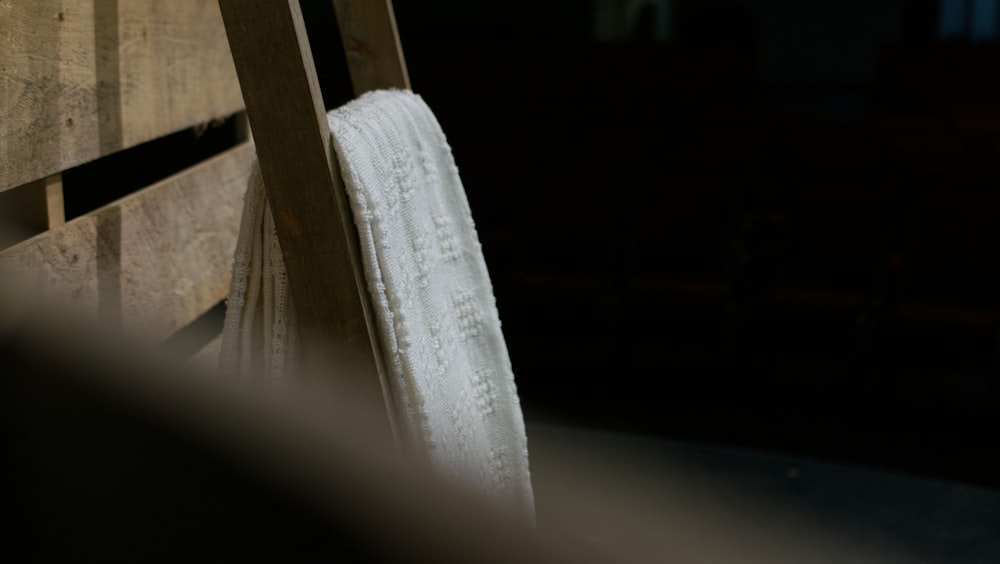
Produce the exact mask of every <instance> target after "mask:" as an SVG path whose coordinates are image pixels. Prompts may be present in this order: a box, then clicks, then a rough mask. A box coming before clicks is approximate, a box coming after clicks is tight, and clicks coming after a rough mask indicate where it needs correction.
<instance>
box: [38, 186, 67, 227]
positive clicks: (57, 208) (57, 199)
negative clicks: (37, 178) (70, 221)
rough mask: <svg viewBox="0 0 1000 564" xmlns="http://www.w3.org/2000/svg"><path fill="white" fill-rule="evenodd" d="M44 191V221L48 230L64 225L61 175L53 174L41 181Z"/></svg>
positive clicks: (64, 211)
mask: <svg viewBox="0 0 1000 564" xmlns="http://www.w3.org/2000/svg"><path fill="white" fill-rule="evenodd" d="M42 187H43V189H44V190H45V221H46V223H47V224H48V228H49V229H53V228H55V227H59V226H60V225H62V224H64V223H66V205H65V203H64V202H63V183H62V174H61V173H58V174H53V175H52V176H48V177H46V178H45V179H44V180H42Z"/></svg>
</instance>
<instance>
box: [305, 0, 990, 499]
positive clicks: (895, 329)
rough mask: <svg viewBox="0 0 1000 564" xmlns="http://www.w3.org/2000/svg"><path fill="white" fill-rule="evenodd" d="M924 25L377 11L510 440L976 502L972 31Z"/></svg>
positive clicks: (980, 315) (982, 80)
mask: <svg viewBox="0 0 1000 564" xmlns="http://www.w3.org/2000/svg"><path fill="white" fill-rule="evenodd" d="M941 2H944V3H945V5H942V3H941ZM941 2H939V1H938V0H928V1H913V2H910V1H902V0H896V1H885V0H810V1H808V2H803V1H801V0H728V1H724V0H667V1H664V2H657V1H652V2H625V1H621V2H616V1H604V0H592V1H590V2H586V1H581V0H557V1H539V2H532V3H531V4H530V6H519V7H518V8H517V9H514V7H512V6H506V5H503V4H495V3H482V2H467V1H462V0H434V1H422V2H410V1H403V0H398V1H396V2H395V10H396V15H397V19H398V24H399V29H400V36H401V40H402V43H403V48H404V52H405V54H406V58H407V63H408V65H409V70H410V75H411V79H412V84H413V88H414V90H415V91H416V92H418V93H420V94H421V95H422V96H423V97H424V98H425V100H426V101H427V102H428V104H429V105H430V106H431V108H432V109H433V110H434V111H435V113H436V114H437V116H438V118H439V120H440V121H441V123H442V126H443V128H444V130H445V131H446V132H447V134H448V136H449V140H450V142H451V145H452V147H453V149H454V153H455V156H456V159H457V162H458V165H459V168H460V169H461V172H462V177H463V181H464V182H465V186H466V190H467V192H468V195H469V199H470V202H471V205H472V208H473V214H474V216H475V219H476V221H477V225H478V228H479V232H480V237H481V239H482V242H483V248H484V253H485V255H486V260H487V263H488V264H489V267H490V271H491V274H492V277H493V282H494V285H495V291H496V295H497V299H498V305H499V308H500V314H501V318H502V319H503V321H504V329H505V334H506V337H507V342H508V346H509V348H510V354H511V357H512V359H513V362H514V368H515V372H516V375H517V380H518V385H519V389H520V393H521V397H522V401H523V404H524V408H525V412H526V416H527V418H528V420H529V422H530V421H532V420H551V419H556V420H561V421H568V422H571V423H574V424H577V425H583V426H588V427H597V428H606V429H616V430H625V431H631V432H637V433H643V434H650V435H658V436H665V437H672V438H681V439H693V440H703V441H710V442H715V443H719V444H723V445H733V446H743V447H752V448H758V449H767V450H776V451H782V452H787V453H792V454H798V455H805V456H814V457H820V458H825V459H832V460H838V461H843V462H849V463H855V464H862V465H868V466H874V467H880V468H887V469H894V470H902V471H905V472H911V473H917V474H923V475H931V476H937V477H944V478H948V479H954V480H963V481H970V482H977V483H981V484H990V485H992V486H1000V463H998V462H996V460H997V459H998V458H1000V457H995V456H992V454H993V451H994V449H995V448H996V441H995V439H994V437H995V432H996V429H997V428H1000V425H998V424H997V423H998V421H997V419H998V417H997V416H996V415H995V414H996V411H995V405H996V399H997V388H998V386H997V376H996V374H997V360H998V356H997V354H998V352H1000V351H998V342H997V339H998V323H997V321H998V318H997V313H998V312H997V305H998V304H997V299H996V293H997V289H998V283H1000V270H998V267H997V265H998V249H1000V239H998V225H1000V207H998V201H997V198H998V195H1000V193H998V188H1000V168H998V165H1000V159H998V157H1000V104H998V102H1000V65H998V63H1000V57H998V55H1000V43H998V42H997V41H996V33H995V32H996V30H997V29H998V26H997V11H996V10H995V8H996V7H997V6H996V4H997V3H996V2H993V1H991V0H985V1H984V0H968V1H967V2H963V1H962V0H958V1H954V0H941ZM317 58H322V56H318V57H317ZM321 66H322V65H321Z"/></svg>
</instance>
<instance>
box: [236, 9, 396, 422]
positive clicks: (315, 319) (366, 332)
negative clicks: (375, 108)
mask: <svg viewBox="0 0 1000 564" xmlns="http://www.w3.org/2000/svg"><path fill="white" fill-rule="evenodd" d="M219 4H220V6H221V8H222V15H223V19H224V21H225V25H226V33H227V35H228V37H229V44H230V48H231V50H232V53H233V59H234V61H235V63H236V70H237V74H238V76H239V80H240V86H241V88H242V90H243V96H244V99H245V100H246V108H247V115H248V117H249V119H250V126H251V128H252V129H253V136H254V142H255V143H256V146H257V154H258V158H259V160H260V167H261V173H262V175H263V178H264V183H265V186H266V189H267V195H268V200H269V202H270V204H271V209H272V213H273V215H274V221H275V225H276V227H277V232H278V241H279V243H280V245H281V252H282V255H283V257H284V260H285V268H286V269H287V272H288V282H289V287H290V290H291V293H292V301H293V302H294V305H295V311H296V315H297V317H298V321H299V326H300V327H299V328H300V332H301V335H302V338H303V344H304V347H303V348H304V350H305V355H306V358H305V359H304V361H305V363H306V365H307V366H309V367H310V371H312V372H314V373H319V374H318V375H320V376H321V379H324V380H326V382H325V383H326V384H329V385H331V386H333V387H341V386H342V387H345V388H348V389H350V390H351V391H352V393H356V394H357V395H358V397H363V398H366V399H367V400H368V401H370V402H371V407H372V408H373V409H375V408H379V409H384V408H381V407H378V406H382V405H384V404H383V402H387V403H391V401H392V400H391V397H390V396H389V391H388V390H389V388H388V386H386V385H385V381H384V375H385V371H384V370H383V369H382V365H381V362H382V356H381V352H380V344H379V341H378V340H377V339H374V340H373V339H371V338H370V336H371V335H374V334H375V333H374V331H375V329H374V328H375V324H374V318H373V313H372V312H373V310H372V308H371V304H370V297H369V294H368V291H367V284H366V282H365V279H364V273H363V271H362V266H361V258H360V243H359V241H358V234H357V231H356V229H355V227H354V224H353V220H352V218H351V214H350V208H349V205H348V203H347V195H346V192H345V190H344V186H343V183H342V181H341V180H340V171H339V168H338V167H337V160H336V156H335V154H334V152H333V147H332V145H333V143H332V141H331V139H330V130H329V126H328V124H327V120H326V112H325V110H324V108H323V102H322V97H321V93H320V90H319V83H318V79H317V77H316V68H315V64H314V62H313V58H312V51H311V48H310V46H309V41H308V38H307V36H306V32H305V24H304V22H303V21H302V13H301V10H300V7H299V3H298V0H220V2H219ZM386 416H387V417H388V418H390V419H391V417H392V409H389V410H388V413H387V414H386ZM390 426H392V427H393V428H394V426H393V425H392V423H391V421H390Z"/></svg>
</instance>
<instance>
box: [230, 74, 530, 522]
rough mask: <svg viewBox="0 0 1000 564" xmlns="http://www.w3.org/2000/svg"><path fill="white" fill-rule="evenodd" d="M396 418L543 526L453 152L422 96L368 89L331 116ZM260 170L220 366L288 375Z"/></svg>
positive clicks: (250, 195)
mask: <svg viewBox="0 0 1000 564" xmlns="http://www.w3.org/2000/svg"><path fill="white" fill-rule="evenodd" d="M327 117H328V120H329V123H330V129H331V131H332V133H333V142H334V147H335V149H336V152H337V156H338V159H339V161H340V167H341V171H342V175H343V180H344V183H345V185H346V188H347V194H348V197H349V200H350V202H351V207H352V211H353V215H354V221H355V224H356V226H357V228H358V233H359V235H360V240H361V254H362V258H363V263H364V270H365V277H366V279H367V282H368V290H369V292H370V293H371V296H372V302H373V304H374V308H375V314H376V320H377V324H378V333H379V334H378V337H379V338H380V339H381V340H382V345H383V349H384V350H385V351H387V354H388V355H389V358H388V359H387V361H388V362H387V364H388V370H389V372H390V385H391V386H392V387H393V388H394V389H393V390H392V392H393V395H394V397H396V398H399V403H400V405H398V406H396V409H397V410H398V411H399V413H398V414H397V415H398V416H399V417H398V419H399V420H400V421H402V422H403V424H404V425H406V427H407V429H406V430H407V431H409V433H410V434H411V435H413V436H415V437H417V438H418V439H419V440H420V441H421V442H422V443H423V444H424V445H425V446H426V447H427V449H428V452H429V455H430V458H431V461H432V462H433V464H434V465H435V467H436V468H437V469H438V470H439V471H441V472H442V473H444V474H446V475H447V476H449V477H453V478H457V479H460V480H462V481H463V482H464V483H466V484H468V485H471V486H473V487H474V488H475V489H477V490H478V491H480V492H482V493H485V494H487V495H489V496H491V497H493V498H494V499H497V500H499V501H501V502H502V504H503V505H505V506H506V507H508V508H510V509H513V510H514V511H516V512H518V513H520V514H521V515H523V516H526V517H528V518H529V519H533V515H534V502H533V496H532V490H531V480H530V474H529V469H528V451H527V439H526V436H525V430H524V421H523V418H522V414H521V407H520V403H519V401H518V396H517V389H516V387H515V384H514V376H513V372H512V370H511V363H510V359H509V357H508V354H507V347H506V344H505V342H504V339H503V334H502V332H501V329H500V320H499V316H498V314H497V309H496V303H495V300H494V296H493V288H492V285H491V283H490V278H489V274H488V273H487V270H486V263H485V262H484V260H483V255H482V250H481V248H480V245H479V239H478V236H477V234H476V230H475V225H474V224H473V221H472V215H471V213H470V210H469V205H468V201H467V199H466V196H465V190H464V188H463V187H462V182H461V179H460V178H459V176H458V169H457V167H456V166H455V162H454V158H453V157H452V154H451V148H450V147H449V146H448V143H447V140H446V139H445V136H444V133H443V132H442V130H441V127H440V125H439V124H438V122H437V120H436V119H435V117H434V115H433V114H432V113H431V111H430V109H429V108H428V107H427V105H426V104H424V102H423V100H422V99H421V98H420V97H419V96H417V95H415V94H413V93H411V92H409V91H401V90H389V91H378V92H371V93H368V94H366V95H364V96H362V97H361V98H359V99H357V100H355V101H353V102H351V103H349V104H347V105H345V106H343V107H341V108H339V109H337V110H334V111H332V112H330V114H329V115H328V116H327ZM262 182H263V181H262V180H261V176H260V173H259V171H257V170H256V167H255V172H254V174H252V175H251V181H250V187H249V189H248V192H247V197H246V202H245V207H244V216H243V224H242V226H241V230H240V241H239V244H238V247H237V251H236V259H235V263H234V269H233V285H232V292H231V296H230V299H229V302H228V311H227V314H226V330H225V333H224V341H223V350H222V359H223V363H224V365H225V366H228V367H231V368H237V369H239V368H240V367H243V368H249V367H255V368H256V369H257V370H259V368H260V367H261V366H265V367H267V369H268V373H269V374H270V377H271V379H272V381H275V382H279V383H280V382H281V381H282V380H283V377H284V375H285V374H286V373H288V372H290V371H291V370H290V367H289V366H287V363H288V362H289V361H291V359H292V358H293V355H292V354H290V353H291V352H292V350H293V347H294V344H295V335H294V330H293V328H294V327H295V322H294V319H293V317H292V307H291V302H290V300H289V299H288V295H287V289H286V288H287V279H286V275H285V271H284V267H283V264H282V263H281V254H280V252H278V246H277V242H276V241H277V239H276V236H275V232H274V226H273V220H272V219H271V215H270V211H269V209H268V205H267V202H266V198H265V195H264V189H263V185H262Z"/></svg>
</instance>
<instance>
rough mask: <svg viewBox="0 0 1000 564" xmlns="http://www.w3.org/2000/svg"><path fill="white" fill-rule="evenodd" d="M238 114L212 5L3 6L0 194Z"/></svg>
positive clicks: (51, 2)
mask: <svg viewBox="0 0 1000 564" xmlns="http://www.w3.org/2000/svg"><path fill="white" fill-rule="evenodd" d="M242 106H243V99H242V96H241V95H240V90H239V84H238V82H237V80H236V72H235V70H234V68H233V63H232V57H231V56H230V54H229V47H228V44H227V43H226V39H225V33H224V30H223V27H222V19H221V17H220V15H219V9H218V5H217V4H216V1H215V0H175V1H170V2H163V1H162V0H126V1H119V0H61V1H60V0H31V1H30V2H28V1H23V0H0V191H3V190H7V189H9V188H11V187H14V186H19V185H22V184H26V183H28V182H31V181H34V180H37V179H40V178H44V177H46V176H49V175H51V174H54V173H56V172H59V171H62V170H65V169H67V168H70V167H73V166H76V165H79V164H81V163H84V162H87V161H90V160H92V159H95V158H97V157H100V156H102V155H107V154H109V153H112V152H115V151H117V150H120V149H123V148H127V147H131V146H133V145H136V144H139V143H143V142H145V141H149V140H151V139H155V138H157V137H161V136H163V135H165V134H167V133H171V132H174V131H179V130H182V129H184V128H186V127H190V126H192V125H195V124H199V123H204V122H208V121H210V120H211V119H213V118H217V117H222V116H228V115H231V114H233V113H235V112H237V111H239V110H240V109H241V108H242Z"/></svg>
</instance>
